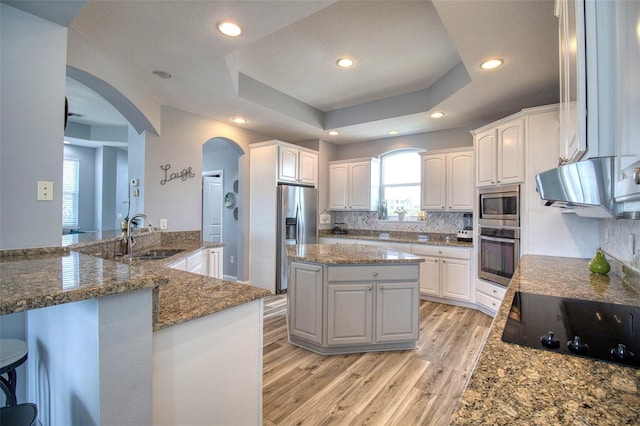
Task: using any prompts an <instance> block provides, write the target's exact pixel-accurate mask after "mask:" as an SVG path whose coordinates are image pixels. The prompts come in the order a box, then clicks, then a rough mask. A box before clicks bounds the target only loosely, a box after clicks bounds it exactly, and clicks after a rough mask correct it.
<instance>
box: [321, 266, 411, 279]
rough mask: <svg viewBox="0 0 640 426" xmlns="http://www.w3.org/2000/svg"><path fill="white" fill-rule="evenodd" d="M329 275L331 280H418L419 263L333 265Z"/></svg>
mask: <svg viewBox="0 0 640 426" xmlns="http://www.w3.org/2000/svg"><path fill="white" fill-rule="evenodd" d="M327 276H328V280H329V281H330V282H332V281H367V282H370V281H395V280H417V279H418V265H417V264H416V265H384V266H331V267H329V272H328V275H327Z"/></svg>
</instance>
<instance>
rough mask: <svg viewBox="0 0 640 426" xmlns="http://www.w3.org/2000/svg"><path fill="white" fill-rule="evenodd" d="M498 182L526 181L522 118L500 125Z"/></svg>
mask: <svg viewBox="0 0 640 426" xmlns="http://www.w3.org/2000/svg"><path fill="white" fill-rule="evenodd" d="M497 177H498V178H497V181H496V183H498V184H500V185H502V184H507V183H520V182H524V123H523V120H522V119H521V118H518V119H517V120H514V121H513V122H511V123H507V124H503V125H501V126H498V174H497Z"/></svg>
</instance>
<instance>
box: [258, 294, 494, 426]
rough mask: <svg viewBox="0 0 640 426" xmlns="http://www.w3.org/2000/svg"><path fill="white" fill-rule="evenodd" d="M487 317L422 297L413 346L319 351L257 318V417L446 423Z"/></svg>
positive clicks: (279, 321) (279, 324) (297, 421)
mask: <svg viewBox="0 0 640 426" xmlns="http://www.w3.org/2000/svg"><path fill="white" fill-rule="evenodd" d="M491 320H492V318H491V317H489V316H487V315H485V314H483V313H481V312H478V311H476V310H473V309H466V308H459V307H456V306H450V305H444V304H440V303H434V302H428V301H422V302H421V305H420V340H419V342H418V344H417V346H416V350H412V351H391V352H372V353H366V354H353V355H332V356H322V355H317V354H315V353H313V352H310V351H307V350H304V349H301V348H298V347H297V346H293V345H291V344H290V343H289V342H288V340H287V326H286V317H285V315H283V314H279V315H274V316H271V317H269V318H266V319H265V321H264V358H263V365H264V376H263V381H264V383H263V424H264V425H265V426H270V425H430V426H431V425H446V424H448V422H449V417H450V416H451V413H452V412H453V410H454V409H455V406H456V404H457V402H458V399H459V398H460V395H461V394H462V391H463V389H464V385H465V383H466V380H467V377H468V376H469V374H470V372H471V370H472V369H473V366H474V363H475V359H476V357H477V355H478V353H479V351H480V349H481V347H482V344H483V343H484V341H485V339H486V336H487V333H488V331H489V326H490V325H491Z"/></svg>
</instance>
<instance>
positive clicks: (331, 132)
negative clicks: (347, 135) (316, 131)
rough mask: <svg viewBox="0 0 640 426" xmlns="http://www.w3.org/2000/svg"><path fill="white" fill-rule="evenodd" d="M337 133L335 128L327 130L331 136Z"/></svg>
mask: <svg viewBox="0 0 640 426" xmlns="http://www.w3.org/2000/svg"><path fill="white" fill-rule="evenodd" d="M337 134H338V132H337V131H336V130H332V131H330V132H329V135H331V136H336V135H337Z"/></svg>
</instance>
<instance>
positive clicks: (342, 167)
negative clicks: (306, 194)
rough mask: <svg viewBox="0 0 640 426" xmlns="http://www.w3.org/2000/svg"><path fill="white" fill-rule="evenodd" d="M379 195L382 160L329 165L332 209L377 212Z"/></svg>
mask: <svg viewBox="0 0 640 426" xmlns="http://www.w3.org/2000/svg"><path fill="white" fill-rule="evenodd" d="M379 192H380V160H379V159H377V158H366V159H358V160H350V161H333V162H330V163H329V210H360V211H376V210H378V203H379V199H380V194H379Z"/></svg>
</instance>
